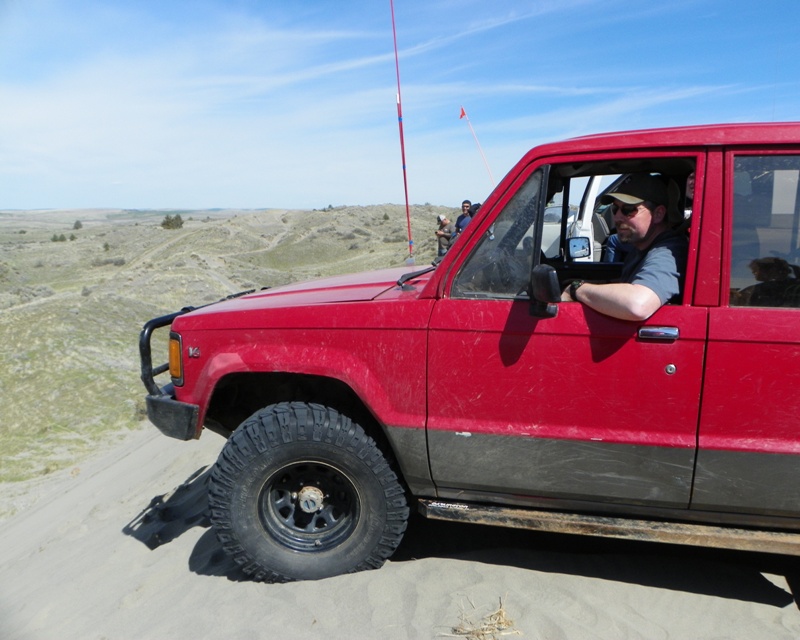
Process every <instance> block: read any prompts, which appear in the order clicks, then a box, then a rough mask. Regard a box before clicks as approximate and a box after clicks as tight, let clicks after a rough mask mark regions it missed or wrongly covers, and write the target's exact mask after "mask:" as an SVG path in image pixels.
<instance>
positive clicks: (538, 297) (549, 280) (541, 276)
mask: <svg viewBox="0 0 800 640" xmlns="http://www.w3.org/2000/svg"><path fill="white" fill-rule="evenodd" d="M530 290H531V306H530V313H531V315H532V316H534V317H536V318H555V317H556V314H557V313H558V305H556V304H553V303H555V302H559V301H560V300H561V285H560V283H559V282H558V274H557V273H556V270H555V269H554V268H553V267H551V266H550V265H549V264H537V265H536V266H535V267H534V268H533V269H532V270H531V287H530Z"/></svg>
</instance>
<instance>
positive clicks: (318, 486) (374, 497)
mask: <svg viewBox="0 0 800 640" xmlns="http://www.w3.org/2000/svg"><path fill="white" fill-rule="evenodd" d="M209 506H210V509H211V522H212V525H213V526H214V529H215V531H216V534H217V539H218V540H219V541H220V543H221V544H222V547H223V548H224V549H225V551H226V552H228V553H229V554H231V555H232V556H233V558H234V560H235V561H236V563H237V564H239V565H240V566H241V567H242V569H243V571H244V572H245V573H246V574H248V575H250V576H252V577H253V578H255V579H256V580H265V581H269V582H284V581H287V580H315V579H319V578H326V577H330V576H334V575H339V574H342V573H349V572H353V571H361V570H363V569H371V568H377V567H380V566H381V565H382V564H383V562H384V561H385V560H386V558H388V557H389V556H390V555H391V554H392V553H393V552H394V550H395V549H396V548H397V545H398V544H400V540H401V539H402V537H403V533H404V532H405V530H406V525H407V520H408V513H409V509H408V505H407V502H406V497H405V492H404V491H403V487H402V486H401V485H400V482H399V480H398V478H397V475H396V474H395V473H394V471H393V470H392V468H391V467H390V465H389V463H388V461H387V460H386V458H385V457H384V455H383V453H382V452H381V450H380V449H379V448H378V446H377V444H376V443H375V441H374V440H373V439H372V438H370V437H369V436H367V434H366V433H365V432H364V430H363V429H362V428H361V427H360V426H359V425H358V424H356V423H354V422H352V421H351V420H350V419H349V418H348V417H347V416H344V415H341V414H340V413H338V412H337V411H336V410H334V409H331V408H329V407H324V406H321V405H315V404H305V403H299V402H293V403H281V404H277V405H271V406H269V407H266V408H264V409H261V410H260V411H258V412H256V413H255V414H253V415H252V416H251V417H250V418H248V419H247V420H246V421H245V422H244V423H242V425H241V426H240V427H239V428H238V429H237V430H236V431H235V432H234V433H233V435H232V436H231V438H230V439H229V440H228V442H227V443H226V444H225V447H224V448H223V450H222V452H221V453H220V456H219V458H218V460H217V463H216V465H215V466H214V469H213V471H212V474H211V479H210V483H209Z"/></svg>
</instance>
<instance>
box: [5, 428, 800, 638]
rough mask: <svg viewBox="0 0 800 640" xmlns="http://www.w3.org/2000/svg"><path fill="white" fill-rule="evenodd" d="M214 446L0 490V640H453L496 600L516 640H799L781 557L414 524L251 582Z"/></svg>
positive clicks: (146, 447) (216, 441) (107, 458)
mask: <svg viewBox="0 0 800 640" xmlns="http://www.w3.org/2000/svg"><path fill="white" fill-rule="evenodd" d="M221 444H222V441H221V439H220V438H219V437H218V436H215V435H214V434H206V435H205V436H204V437H203V438H201V440H200V441H197V442H191V443H182V442H178V441H173V440H170V439H168V438H165V437H164V436H161V435H160V434H159V433H158V432H157V431H156V430H155V429H154V428H152V427H147V426H145V425H142V427H141V429H139V430H137V431H134V432H132V433H130V434H129V435H127V436H126V437H125V438H124V439H123V440H122V441H121V442H119V443H118V444H116V445H114V446H113V447H112V448H109V449H107V450H105V451H103V452H99V453H98V454H97V455H96V456H95V457H94V458H92V459H91V460H89V461H87V462H86V463H85V464H82V465H81V467H80V468H73V469H71V470H68V471H66V472H63V473H59V474H58V475H54V476H51V477H48V478H47V479H46V480H45V481H39V482H32V483H28V484H25V485H15V486H10V485H9V486H6V487H0V491H1V492H2V494H3V495H2V500H4V501H5V503H6V504H8V503H9V502H13V503H14V504H16V505H17V506H18V507H19V508H20V511H19V512H18V513H17V514H16V515H14V516H13V517H11V518H9V519H6V520H5V521H3V522H1V523H0V638H2V639H3V640H17V639H20V640H23V639H24V640H40V639H59V640H72V639H75V640H78V639H80V640H89V639H136V640H140V639H149V638H153V639H156V638H157V639H164V638H192V639H196V638H211V637H218V638H231V639H237V638H242V639H245V638H247V639H251V638H282V639H287V638H288V639H291V638H324V639H326V640H331V639H339V638H341V639H345V638H347V639H353V638H381V639H386V638H389V639H391V638H409V639H417V638H437V637H455V635H454V633H453V627H455V626H456V625H458V624H459V622H460V621H461V619H462V616H466V617H467V618H468V619H470V620H472V621H473V622H476V623H477V622H479V621H480V619H481V618H482V617H483V616H485V615H487V614H489V613H491V612H492V611H494V610H496V609H498V607H499V604H500V599H502V603H503V610H504V612H505V614H506V615H507V617H508V618H509V619H511V620H513V626H512V627H511V628H510V629H508V630H507V632H506V633H508V632H512V631H518V632H519V637H523V638H536V639H547V640H557V639H560V638H570V639H573V638H577V639H583V638H608V639H614V640H619V639H624V638H647V639H660V638H665V639H666V638H671V639H691V638H719V639H722V638H726V639H729V638H743V639H744V638H746V639H748V640H753V639H762V638H770V639H780V638H798V637H800V612H799V611H798V606H797V603H796V602H795V599H794V597H793V595H792V589H791V585H793V584H795V585H796V584H797V583H798V582H799V581H798V580H796V579H795V578H794V576H800V563H798V562H797V561H794V560H789V559H787V558H780V557H775V556H764V555H756V554H740V553H732V552H712V551H708V550H703V549H686V548H676V547H670V546H663V545H647V544H634V543H630V542H622V541H602V540H593V539H579V538H571V537H566V536H542V535H541V534H536V533H531V532H525V531H506V530H501V529H494V528H487V527H478V526H471V525H456V524H450V523H433V522H427V521H424V520H414V521H413V522H412V525H411V528H410V530H409V533H408V535H407V536H406V538H405V540H404V542H403V545H402V546H401V548H400V549H399V550H398V552H397V554H396V555H395V557H394V558H393V559H392V560H391V561H390V562H388V563H387V564H386V565H385V566H384V567H383V568H382V569H380V570H377V571H370V572H366V573H360V574H355V575H348V576H341V577H337V578H331V579H327V580H321V581H318V582H305V583H292V584H284V585H270V584H259V583H254V582H250V581H248V580H246V579H244V578H243V577H242V575H241V574H240V573H239V572H238V571H237V569H236V567H235V565H233V564H232V563H231V562H230V561H229V560H228V559H227V558H226V557H225V556H224V554H223V552H222V551H221V548H220V546H219V545H218V543H217V542H216V539H215V538H214V535H213V533H212V532H211V530H210V529H209V528H208V527H207V523H206V521H205V519H204V515H203V514H204V508H205V494H204V488H203V483H204V480H205V477H206V474H205V471H206V469H207V466H208V465H210V464H213V462H214V460H215V458H216V455H217V453H218V452H219V449H220V447H221ZM462 637H463V636H462ZM497 637H498V638H500V637H517V636H516V635H514V636H497Z"/></svg>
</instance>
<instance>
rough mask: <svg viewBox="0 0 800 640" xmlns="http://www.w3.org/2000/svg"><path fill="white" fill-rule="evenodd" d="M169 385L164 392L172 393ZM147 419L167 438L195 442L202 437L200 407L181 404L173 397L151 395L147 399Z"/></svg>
mask: <svg viewBox="0 0 800 640" xmlns="http://www.w3.org/2000/svg"><path fill="white" fill-rule="evenodd" d="M171 386H172V385H167V386H166V387H164V389H163V391H165V392H166V391H171V389H170V387H171ZM145 401H146V402H147V417H148V419H149V420H150V422H152V423H153V424H154V425H155V426H156V427H157V428H158V430H159V431H160V432H161V433H163V434H164V435H165V436H169V437H170V438H177V439H178V440H194V439H195V438H198V437H200V428H199V426H200V425H199V424H198V418H199V416H200V407H198V406H197V405H196V404H188V403H186V402H180V401H179V400H176V399H175V398H174V397H173V396H171V395H166V394H165V395H149V396H147V397H146V399H145Z"/></svg>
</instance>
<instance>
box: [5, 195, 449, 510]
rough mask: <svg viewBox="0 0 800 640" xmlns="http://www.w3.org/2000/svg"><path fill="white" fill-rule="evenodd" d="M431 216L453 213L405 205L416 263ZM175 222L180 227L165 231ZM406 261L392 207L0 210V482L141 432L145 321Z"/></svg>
mask: <svg viewBox="0 0 800 640" xmlns="http://www.w3.org/2000/svg"><path fill="white" fill-rule="evenodd" d="M439 213H447V214H448V215H452V214H453V213H454V210H453V209H448V208H443V207H433V206H429V205H426V206H415V207H413V210H412V230H413V233H414V236H415V257H416V260H417V263H418V264H422V265H427V264H429V263H430V261H431V260H432V259H433V257H434V256H435V242H434V236H433V231H434V230H435V228H436V216H437V215H438V214H439ZM178 214H179V215H180V216H181V218H182V220H183V222H184V224H183V227H182V228H179V229H164V228H162V226H161V223H162V221H163V220H164V218H165V216H166V215H178ZM407 257H408V239H407V224H406V216H405V207H404V206H398V205H376V206H365V207H338V208H332V209H331V208H329V209H327V210H323V211H294V210H248V211H242V210H210V211H130V210H114V209H105V210H67V211H25V212H21V211H0V332H2V335H3V336H4V340H2V341H0V361H2V362H3V365H4V366H3V367H2V373H0V395H2V398H0V404H2V406H3V417H4V420H3V422H2V426H0V482H14V481H17V480H24V479H29V478H31V477H36V476H38V475H42V474H48V473H50V472H52V471H55V470H57V469H60V468H64V467H67V466H69V465H71V464H73V463H74V462H75V461H76V460H78V459H80V458H81V457H82V456H84V455H86V454H87V453H89V452H90V451H92V450H94V449H95V448H96V447H97V446H99V445H100V444H102V443H103V442H104V441H106V440H107V439H108V438H114V437H116V436H115V434H118V433H119V432H120V431H121V430H124V429H128V428H133V427H135V426H137V425H138V424H139V421H140V420H141V418H142V415H143V414H142V411H143V395H144V388H143V386H142V385H141V382H140V381H139V360H138V341H137V339H138V333H139V331H140V330H141V327H142V324H143V323H144V322H145V321H147V320H149V319H150V318H152V317H154V316H157V315H161V314H163V313H168V312H170V311H175V310H177V309H180V308H181V307H183V306H186V305H199V304H203V303H206V302H211V301H214V300H218V299H219V298H222V297H224V296H227V295H229V294H231V293H235V292H238V291H242V290H245V289H252V288H261V287H267V286H269V287H272V286H277V285H281V284H286V283H289V282H295V281H299V280H307V279H311V278H316V277H319V276H323V275H332V274H339V273H346V272H356V271H363V270H370V269H377V268H385V267H393V266H402V265H403V264H404V263H405V260H406V258H407ZM12 510H13V509H12ZM2 515H3V510H2V508H0V516H2ZM6 515H7V514H6Z"/></svg>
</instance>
